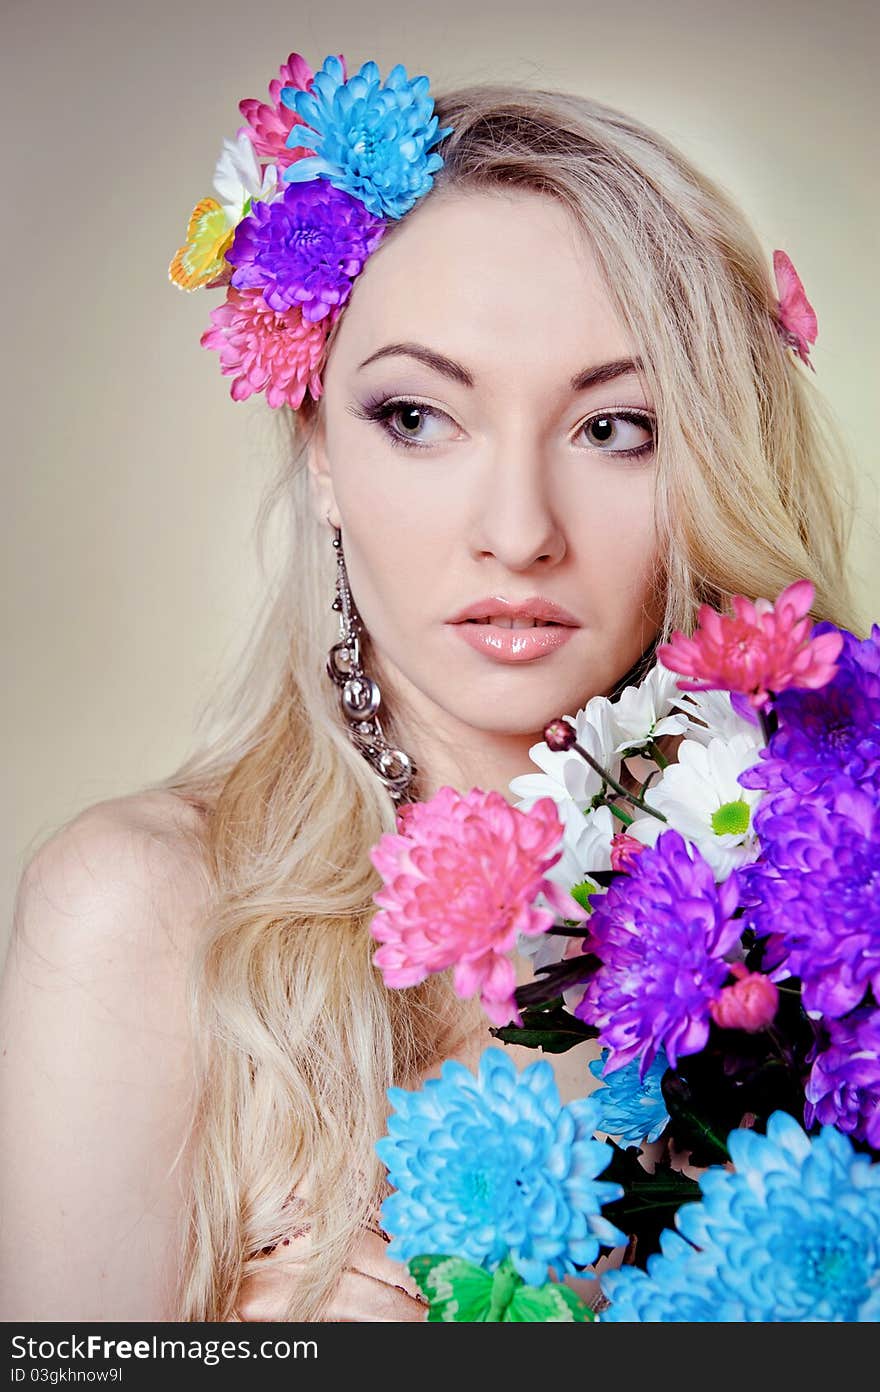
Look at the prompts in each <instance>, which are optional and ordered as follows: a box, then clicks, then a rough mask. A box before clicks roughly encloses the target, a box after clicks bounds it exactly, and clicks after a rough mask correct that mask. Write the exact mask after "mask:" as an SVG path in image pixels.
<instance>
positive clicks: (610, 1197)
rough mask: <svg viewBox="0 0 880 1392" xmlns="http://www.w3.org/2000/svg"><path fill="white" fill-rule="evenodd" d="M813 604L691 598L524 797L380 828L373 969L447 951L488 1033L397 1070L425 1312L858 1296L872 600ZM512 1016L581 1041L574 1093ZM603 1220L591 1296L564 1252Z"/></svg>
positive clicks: (869, 1021) (547, 1049)
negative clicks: (606, 1265) (526, 962)
mask: <svg viewBox="0 0 880 1392" xmlns="http://www.w3.org/2000/svg"><path fill="white" fill-rule="evenodd" d="M812 600H813V587H812V585H811V584H810V583H809V582H808V581H805V580H802V581H798V582H796V583H795V584H793V585H791V586H789V588H788V589H786V590H785V591H784V592H783V593H782V594H781V595H780V596H779V598H778V599H777V600H776V602H775V603H771V602H770V601H768V600H762V599H759V600H757V601H756V602H754V603H752V602H750V601H749V600H747V599H745V598H743V597H741V596H738V597H736V599H735V600H734V603H733V614H732V615H730V616H725V615H722V614H720V613H717V612H716V611H714V610H712V609H711V608H709V607H708V606H705V605H704V606H703V607H702V609H701V611H700V616H699V624H698V627H697V629H696V631H695V633H694V634H693V636H692V637H685V635H684V634H682V633H676V634H674V635H673V638H672V640H671V642H669V643H668V644H665V645H663V646H662V647H661V648H659V649H658V654H657V656H658V661H657V663H656V665H655V666H654V668H653V669H652V671H651V672H650V673H649V674H648V676H647V677H646V678H645V680H644V681H643V682H642V683H641V684H640V685H639V686H637V687H630V688H627V689H626V690H625V691H624V692H623V693H622V694H621V695H620V696H619V697H618V698H617V699H616V700H610V699H607V698H605V697H601V696H597V697H594V698H593V699H592V700H591V701H590V702H589V703H588V704H587V706H586V707H585V709H584V710H582V711H580V712H578V714H577V716H576V717H573V718H572V717H568V716H566V717H562V718H560V719H559V720H555V721H552V722H551V723H550V724H549V725H548V726H547V728H546V729H545V731H544V741H543V742H542V743H539V744H537V745H535V746H533V748H532V749H531V751H530V755H531V758H532V760H533V761H534V763H535V764H536V765H537V767H538V769H539V770H540V772H538V773H532V774H528V775H524V776H523V777H520V778H517V779H514V780H513V782H512V783H511V785H510V787H511V791H512V792H513V793H515V794H516V795H517V798H518V802H517V804H516V805H515V806H512V805H511V804H510V803H509V802H508V801H507V800H506V799H505V798H503V797H502V796H501V795H500V794H498V793H495V792H488V793H487V792H484V791H481V790H479V789H472V790H471V791H470V792H469V793H467V794H466V795H460V794H458V793H457V792H455V791H454V790H453V789H451V788H443V789H441V790H440V792H439V793H438V794H437V795H436V796H435V797H434V798H432V799H431V800H430V801H428V802H425V803H421V804H408V805H407V806H406V807H404V808H402V809H401V810H400V813H399V816H398V828H397V832H396V833H395V834H390V835H386V836H383V837H382V839H381V840H380V841H379V843H378V844H377V845H376V846H375V847H374V849H373V853H372V855H373V863H374V865H375V867H376V869H377V870H378V871H379V873H380V875H381V876H382V879H383V888H382V889H381V890H380V891H379V892H378V893H377V894H376V896H375V901H376V904H377V906H378V909H379V912H378V913H377V914H376V915H375V917H374V920H373V928H372V931H373V935H374V937H375V938H376V939H377V941H378V942H379V943H380V947H379V948H378V950H377V952H376V953H375V957H374V961H375V963H376V965H377V967H379V969H380V970H381V971H382V973H383V976H384V979H385V981H386V983H387V984H388V985H389V986H392V987H405V986H410V985H413V984H415V983H417V982H419V981H422V980H424V979H425V977H426V976H427V975H428V974H429V973H430V972H436V971H445V970H448V969H451V971H452V973H453V978H452V979H453V983H454V987H455V989H456V991H457V993H458V994H459V995H460V996H462V997H466V996H472V995H474V994H475V993H478V994H479V997H480V1000H481V1002H482V1005H483V1008H484V1010H485V1012H486V1015H487V1017H488V1020H489V1024H490V1034H491V1035H492V1036H493V1037H494V1039H495V1040H496V1041H498V1042H496V1043H492V1044H491V1045H490V1046H489V1047H488V1048H487V1049H486V1051H485V1052H484V1054H483V1056H482V1058H481V1060H480V1063H479V1067H478V1069H477V1072H476V1073H472V1072H471V1071H470V1070H468V1069H467V1068H466V1067H464V1065H463V1064H461V1063H458V1062H456V1061H453V1060H449V1061H447V1062H446V1063H445V1064H444V1065H443V1068H442V1070H441V1074H440V1077H439V1078H436V1079H432V1080H430V1081H428V1082H427V1083H425V1085H424V1086H423V1087H422V1088H421V1089H420V1090H418V1091H414V1092H408V1091H405V1090H403V1089H400V1088H395V1089H392V1090H391V1093H390V1100H391V1103H392V1106H393V1109H394V1110H393V1111H392V1114H391V1116H390V1118H389V1123H388V1134H387V1136H386V1137H384V1138H383V1140H382V1141H380V1142H379V1145H378V1151H379V1155H380V1158H381V1159H382V1160H383V1162H384V1163H385V1164H386V1166H387V1168H388V1177H389V1181H390V1184H391V1186H392V1192H391V1194H390V1195H389V1197H388V1198H387V1199H386V1200H385V1203H384V1205H383V1210H382V1221H383V1225H384V1226H385V1228H386V1229H387V1231H388V1232H389V1233H390V1234H391V1235H392V1242H391V1246H390V1248H389V1251H390V1254H391V1255H392V1256H397V1257H398V1258H399V1259H401V1260H403V1261H407V1262H408V1263H409V1267H410V1270H411V1272H412V1274H413V1276H414V1278H415V1280H416V1281H417V1283H418V1284H419V1286H420V1287H421V1289H422V1290H423V1291H424V1293H425V1294H426V1296H427V1297H428V1299H429V1300H430V1318H431V1319H434V1320H491V1321H495V1320H499V1321H500V1320H516V1321H523V1320H542V1321H546V1320H583V1321H586V1320H590V1319H593V1318H598V1319H600V1320H602V1321H687V1322H692V1321H716V1322H717V1321H765V1322H766V1321H807V1320H821V1321H838V1320H845V1321H872V1320H875V1319H877V1318H878V1317H880V1166H878V1165H877V1164H876V1161H877V1159H878V1157H880V626H878V625H875V626H874V628H873V629H872V632H871V636H870V637H869V638H867V639H865V640H859V639H858V638H857V637H855V636H854V635H853V634H851V633H849V632H847V631H846V630H841V629H839V628H837V627H835V626H834V625H833V624H831V623H818V624H812V623H811V621H810V619H809V617H808V615H809V610H810V606H811V603H812ZM675 744H677V746H678V747H677V751H676V752H674V753H673V749H672V746H673V745H675ZM514 952H518V953H519V954H520V955H522V954H528V955H530V956H531V958H532V962H533V978H534V979H533V980H531V981H529V982H528V983H527V984H525V985H519V986H517V984H516V970H515V966H514V962H513V954H514ZM512 1043H517V1044H522V1045H527V1046H529V1047H532V1048H536V1049H540V1050H542V1051H544V1053H549V1054H557V1053H561V1052H563V1051H567V1050H569V1049H573V1048H575V1049H576V1048H581V1049H582V1050H583V1051H584V1052H585V1054H586V1055H587V1056H586V1057H585V1059H584V1092H585V1093H588V1094H589V1095H585V1096H584V1097H582V1098H580V1099H579V1100H577V1101H574V1102H570V1103H568V1104H566V1105H563V1104H562V1103H561V1101H560V1097H559V1091H558V1088H557V1085H556V1081H555V1077H554V1072H553V1069H552V1067H551V1065H550V1063H549V1062H548V1061H547V1060H546V1059H540V1060H538V1061H536V1062H535V1063H533V1064H530V1065H529V1066H527V1067H526V1068H524V1069H523V1070H522V1071H518V1070H517V1068H516V1066H515V1064H514V1063H513V1061H512V1059H511V1057H510V1056H509V1054H508V1053H507V1052H505V1050H504V1049H503V1048H502V1047H500V1045H503V1044H512ZM600 1176H601V1177H600ZM613 1248H623V1249H625V1255H624V1259H623V1264H622V1265H619V1266H618V1267H617V1268H616V1269H608V1270H605V1271H602V1272H601V1275H600V1282H601V1294H600V1296H599V1299H598V1300H594V1301H593V1302H592V1305H593V1306H595V1307H596V1309H595V1310H594V1309H593V1308H591V1306H588V1305H587V1304H586V1303H585V1302H584V1301H583V1300H581V1299H580V1298H579V1296H578V1295H577V1294H576V1293H575V1290H574V1289H573V1288H572V1286H571V1285H570V1284H566V1279H565V1278H567V1277H572V1276H575V1277H577V1276H588V1277H589V1276H590V1275H591V1274H593V1269H594V1267H595V1265H596V1263H597V1260H598V1259H599V1258H600V1257H601V1256H602V1255H603V1253H607V1252H609V1251H610V1250H611V1249H613Z"/></svg>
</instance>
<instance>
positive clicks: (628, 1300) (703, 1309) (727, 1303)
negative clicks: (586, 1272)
mask: <svg viewBox="0 0 880 1392" xmlns="http://www.w3.org/2000/svg"><path fill="white" fill-rule="evenodd" d="M686 1207H689V1205H686ZM647 1268H648V1269H647V1271H641V1270H639V1268H638V1267H635V1266H624V1267H622V1268H621V1269H620V1270H618V1271H613V1272H612V1271H608V1272H606V1273H605V1274H604V1275H603V1276H602V1278H601V1285H602V1290H603V1292H604V1293H605V1295H606V1296H607V1297H608V1299H609V1300H610V1301H611V1302H612V1303H611V1307H610V1309H607V1310H603V1311H602V1313H601V1314H600V1315H599V1320H600V1322H601V1323H603V1324H740V1323H742V1322H743V1321H744V1320H745V1318H746V1315H745V1310H744V1308H743V1304H742V1301H741V1300H739V1299H737V1297H736V1294H735V1293H734V1292H733V1291H725V1292H723V1293H719V1291H718V1289H717V1281H715V1279H714V1278H715V1276H716V1261H715V1255H714V1253H712V1252H709V1253H706V1254H705V1255H703V1254H702V1253H700V1252H697V1251H696V1250H695V1248H693V1247H692V1246H691V1244H690V1243H689V1242H686V1241H685V1239H684V1238H683V1237H682V1236H681V1234H680V1233H677V1232H674V1231H673V1230H672V1229H671V1228H665V1229H664V1230H663V1232H662V1233H661V1234H660V1251H659V1252H654V1253H653V1254H652V1255H651V1256H650V1257H649V1258H648V1261H647Z"/></svg>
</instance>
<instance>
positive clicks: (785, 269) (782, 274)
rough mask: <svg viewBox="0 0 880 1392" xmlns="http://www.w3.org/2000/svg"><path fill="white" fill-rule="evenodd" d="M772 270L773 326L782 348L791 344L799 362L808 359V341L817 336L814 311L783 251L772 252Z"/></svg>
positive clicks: (809, 343)
mask: <svg viewBox="0 0 880 1392" xmlns="http://www.w3.org/2000/svg"><path fill="white" fill-rule="evenodd" d="M773 273H774V275H775V276H776V293H777V294H778V296H779V301H778V312H777V319H776V328H777V332H778V333H779V337H780V338H781V339H782V342H783V343H784V344H785V346H786V348H793V349H794V350H795V352H796V353H797V355H798V357H799V358H800V360H801V362H802V363H806V365H807V367H809V368H811V369H812V370H813V372H815V370H816V369H815V368H814V367H813V364H812V363H811V362H810V345H811V344H813V343H815V342H816V339H817V338H818V336H819V323H818V320H817V319H816V311H815V310H814V309H813V306H812V305H811V304H810V301H809V300H808V299H807V295H806V291H805V290H804V287H803V283H802V281H801V278H800V276H799V275H798V273H797V271H796V270H795V268H794V266H793V265H792V263H791V259H790V258H789V257H788V256H786V254H785V252H784V251H774V253H773Z"/></svg>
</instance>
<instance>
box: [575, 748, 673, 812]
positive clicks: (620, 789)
mask: <svg viewBox="0 0 880 1392" xmlns="http://www.w3.org/2000/svg"><path fill="white" fill-rule="evenodd" d="M571 748H572V749H576V750H577V752H578V753H579V754H580V756H581V758H582V759H585V760H586V761H587V763H588V764H589V765H590V768H591V769H593V770H594V772H595V773H598V775H599V777H600V778H602V779H604V781H605V782H606V783H607V784H608V785H609V786H610V787H612V788H613V789H614V791H615V792H616V793H617V794H618V796H619V797H622V798H624V799H625V800H626V801H627V802H628V803H630V805H631V806H632V807H637V808H638V809H639V811H640V812H648V813H650V815H651V816H652V817H656V818H657V820H658V822H665V821H666V818H665V817H664V815H663V813H662V812H658V811H657V809H656V808H654V807H650V806H649V805H648V803H647V802H645V801H643V799H642V798H640V797H633V795H632V793H628V792H627V791H626V788H624V786H623V784H622V783H618V782H617V779H616V778H612V777H611V774H610V773H608V772H607V771H606V770H605V769H603V767H602V765H601V764H599V763H597V762H596V760H595V759H594V758H593V756H592V754H590V753H588V752H587V750H586V749H584V746H583V745H582V744H578V742H577V740H575V741H574V742H573V743H572V745H571ZM609 806H610V803H609ZM612 810H613V809H612Z"/></svg>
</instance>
